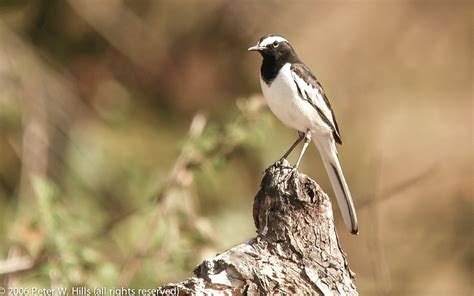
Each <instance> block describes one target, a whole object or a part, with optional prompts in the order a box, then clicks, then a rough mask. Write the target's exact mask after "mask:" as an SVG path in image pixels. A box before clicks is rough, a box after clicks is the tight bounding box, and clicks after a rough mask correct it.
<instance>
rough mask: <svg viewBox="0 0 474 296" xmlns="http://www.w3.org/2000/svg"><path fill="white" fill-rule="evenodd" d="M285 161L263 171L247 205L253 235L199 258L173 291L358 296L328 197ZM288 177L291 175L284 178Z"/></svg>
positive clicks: (185, 292)
mask: <svg viewBox="0 0 474 296" xmlns="http://www.w3.org/2000/svg"><path fill="white" fill-rule="evenodd" d="M290 172H291V171H290V168H289V164H288V162H287V161H286V160H279V161H277V162H276V163H275V164H273V165H272V166H270V167H269V168H268V169H267V170H266V171H265V175H264V177H263V179H262V182H261V188H260V191H259V192H258V193H257V195H256V197H255V201H254V205H253V218H254V222H255V226H256V228H257V234H258V235H257V237H256V238H253V239H250V240H249V241H246V242H244V243H241V244H239V245H237V246H235V247H233V248H231V249H229V250H227V251H225V252H223V253H222V254H220V255H217V256H215V257H212V258H208V259H206V260H204V262H202V263H201V264H200V265H199V266H198V267H197V268H196V269H195V270H194V274H195V277H192V278H189V279H187V280H185V281H183V282H180V283H172V284H167V285H166V286H164V287H162V288H161V289H162V291H163V292H164V291H166V290H171V291H179V295H203V294H206V295H209V294H212V295H242V294H243V295H268V294H270V295H274V294H281V295H285V294H290V295H358V293H357V290H356V286H355V285H354V283H353V281H352V280H353V273H352V271H351V270H350V269H349V265H348V262H347V258H346V256H345V254H344V252H343V251H342V249H341V247H340V245H339V240H338V237H337V234H336V230H335V227H334V221H333V214H332V209H331V202H330V200H329V198H328V196H327V195H326V194H325V193H324V192H323V191H322V189H321V187H320V186H319V185H318V184H317V183H316V182H315V181H313V180H311V179H310V178H309V177H308V176H306V175H304V174H301V173H299V172H297V171H296V172H295V173H294V174H293V175H291V174H290ZM290 176H291V177H290Z"/></svg>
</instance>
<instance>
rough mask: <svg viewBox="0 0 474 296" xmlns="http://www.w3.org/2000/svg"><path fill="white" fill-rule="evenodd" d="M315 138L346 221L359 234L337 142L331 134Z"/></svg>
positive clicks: (351, 230)
mask: <svg viewBox="0 0 474 296" xmlns="http://www.w3.org/2000/svg"><path fill="white" fill-rule="evenodd" d="M313 139H314V143H315V144H316V146H317V147H318V150H319V153H321V159H322V160H323V163H324V167H325V168H326V172H327V173H328V175H329V180H330V181H331V185H332V188H333V190H334V193H335V194H336V199H337V203H338V204H339V209H340V210H341V213H342V218H343V219H344V223H345V224H346V226H347V228H348V229H349V230H350V232H351V233H352V234H357V233H359V226H358V222H357V216H356V212H355V208H354V203H353V202H352V196H351V192H350V191H349V187H347V183H346V179H345V178H344V175H343V173H342V168H341V165H340V164H339V158H338V156H337V150H336V143H335V142H334V139H333V138H332V135H330V134H329V135H327V136H321V135H319V136H317V137H314V138H313Z"/></svg>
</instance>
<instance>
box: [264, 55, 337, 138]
mask: <svg viewBox="0 0 474 296" xmlns="http://www.w3.org/2000/svg"><path fill="white" fill-rule="evenodd" d="M290 67H291V65H290V64H286V65H284V66H283V67H282V68H281V70H280V72H279V73H278V76H277V77H276V78H275V79H274V80H273V82H272V83H271V84H270V87H269V86H268V85H267V84H266V83H265V82H264V81H263V80H262V79H260V85H261V87H262V91H263V96H264V97H265V99H266V101H267V105H268V107H269V108H270V110H272V112H273V113H274V114H275V115H276V117H278V119H280V120H281V121H282V122H283V123H284V124H285V125H287V126H289V127H292V128H294V129H296V130H298V131H301V132H306V131H307V130H308V129H309V130H312V131H314V132H323V133H327V132H330V129H328V126H327V125H326V124H325V123H324V122H323V121H322V119H321V117H320V116H319V114H318V112H317V111H316V109H315V108H314V107H313V106H311V104H309V103H308V102H307V101H305V100H303V99H302V98H300V97H299V95H298V90H297V88H296V85H295V83H294V81H293V77H292V75H291V70H290Z"/></svg>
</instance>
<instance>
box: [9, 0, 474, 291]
mask: <svg viewBox="0 0 474 296" xmlns="http://www.w3.org/2000/svg"><path fill="white" fill-rule="evenodd" d="M471 3H472V2H470V1H462V0H454V1H397V2H395V1H348V2H347V1H344V2H342V1H336V2H329V1H298V2H296V1H294V2H291V3H290V2H284V1H265V2H263V1H258V2H257V1H244V0H242V1H217V0H216V1H213V0H207V1H192V0H183V1H171V0H165V1H155V0H134V1H131V0H101V1H93V0H67V1H66V0H41V1H40V0H37V1H33V0H2V1H0V286H3V287H6V286H9V287H32V286H36V287H38V286H39V287H61V286H83V285H85V286H88V287H100V286H107V287H120V286H124V287H135V288H153V287H157V286H160V285H162V284H165V283H167V282H170V281H180V280H183V279H185V278H187V277H189V276H191V275H192V270H193V268H194V267H195V266H196V265H197V264H199V263H200V262H201V261H202V260H203V259H204V258H206V257H209V256H212V255H215V254H216V253H218V252H222V251H224V250H226V249H227V248H230V247H232V246H233V245H235V244H238V243H240V242H242V241H245V240H247V239H249V238H251V237H253V236H255V228H254V226H253V221H252V215H251V207H252V203H253V198H254V196H255V194H256V192H257V191H258V189H259V183H260V179H261V177H262V173H263V171H264V169H265V168H266V167H268V166H269V165H271V164H272V163H273V162H274V161H276V160H277V159H278V158H280V157H281V155H282V154H283V153H284V152H285V151H286V149H287V148H288V147H289V145H290V144H291V143H292V142H293V141H294V139H295V138H296V136H297V134H296V132H295V131H293V130H291V129H289V128H286V127H284V126H283V125H282V124H281V123H280V122H279V121H278V120H277V119H276V118H275V117H274V116H273V115H272V114H271V113H270V112H269V110H268V108H267V107H266V106H265V104H264V101H263V99H262V97H261V94H260V85H259V78H258V73H259V68H260V62H261V59H260V56H259V55H257V54H249V53H248V52H247V48H248V47H249V46H251V45H254V44H255V43H256V41H257V40H258V39H259V38H260V37H261V36H262V35H264V34H268V33H279V34H283V35H284V36H286V37H287V38H288V39H289V40H290V42H291V43H292V44H293V46H294V47H295V48H296V50H297V52H298V54H299V56H300V58H301V59H302V60H303V61H304V62H305V63H306V64H307V65H308V66H309V67H310V68H311V69H312V70H313V72H314V73H315V74H316V76H317V77H318V78H319V80H320V81H321V83H322V85H323V87H324V88H325V90H326V92H327V94H328V97H329V98H330V100H331V103H332V106H333V108H334V109H335V112H336V114H337V118H338V123H339V127H340V130H341V133H342V139H343V142H344V145H343V146H340V147H339V153H340V157H341V163H342V165H343V167H344V172H345V175H346V179H347V180H348V183H349V185H350V188H351V191H352V194H353V196H354V199H355V203H356V207H357V210H358V214H359V219H360V235H359V236H357V237H356V236H352V235H350V234H349V233H348V232H347V231H346V230H345V227H344V226H343V223H342V221H341V217H340V214H339V210H338V209H337V206H335V208H334V212H335V220H336V224H337V228H338V230H339V235H340V239H341V244H342V247H343V249H344V250H345V251H346V252H347V254H348V258H349V262H350V264H351V268H352V269H353V270H354V271H355V272H356V274H357V276H356V284H357V286H358V289H359V291H360V293H361V294H362V295H472V294H473V293H474V288H473V283H472V279H473V266H474V243H473V237H474V231H473V222H474V219H473V217H474V206H473V202H474V194H473V181H474V172H473V161H474V159H473V148H474V147H473V144H474V138H473V136H474V133H473V111H474V109H473V88H472V87H473V71H474V70H473V52H474V51H473V50H474V48H473V47H474V42H473V36H474V33H473V32H474V31H473V30H474V25H473V22H472V20H473V8H474V7H473V5H472V4H471ZM295 157H296V156H295V155H293V157H292V158H291V161H294V160H295ZM301 171H303V172H304V173H306V174H308V175H309V176H311V177H312V178H313V179H315V180H316V181H317V182H318V183H319V184H321V186H322V187H323V188H324V189H325V191H326V192H327V193H328V194H329V195H330V196H332V195H333V193H332V190H331V187H330V184H329V180H328V178H327V176H326V173H325V171H324V169H323V166H322V164H321V161H320V159H319V153H318V152H317V150H316V148H315V147H311V148H310V149H309V150H308V152H307V153H306V155H305V157H304V160H303V164H302V166H301Z"/></svg>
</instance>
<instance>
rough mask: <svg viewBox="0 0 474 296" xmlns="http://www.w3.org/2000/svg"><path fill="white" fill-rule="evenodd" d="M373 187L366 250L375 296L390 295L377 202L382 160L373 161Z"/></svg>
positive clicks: (379, 191) (381, 181)
mask: <svg viewBox="0 0 474 296" xmlns="http://www.w3.org/2000/svg"><path fill="white" fill-rule="evenodd" d="M374 164H375V165H374V168H373V169H372V172H374V179H375V181H374V184H375V185H374V187H375V192H374V194H372V202H371V204H370V209H369V210H370V216H371V222H372V223H370V226H369V227H370V228H369V229H370V230H371V231H370V230H369V232H368V233H369V236H368V239H367V240H368V241H367V244H368V248H369V251H370V253H371V254H373V256H370V261H371V263H372V271H373V273H374V284H375V288H376V293H377V295H390V293H391V289H392V284H391V280H390V269H389V267H388V263H387V259H386V257H385V248H384V242H383V230H382V227H383V225H382V223H381V219H380V208H379V206H380V204H379V203H378V202H377V200H378V199H379V198H380V197H381V191H382V190H381V188H382V183H383V178H382V177H383V165H384V162H383V158H380V159H379V158H376V161H374Z"/></svg>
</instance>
